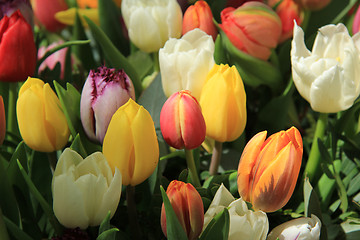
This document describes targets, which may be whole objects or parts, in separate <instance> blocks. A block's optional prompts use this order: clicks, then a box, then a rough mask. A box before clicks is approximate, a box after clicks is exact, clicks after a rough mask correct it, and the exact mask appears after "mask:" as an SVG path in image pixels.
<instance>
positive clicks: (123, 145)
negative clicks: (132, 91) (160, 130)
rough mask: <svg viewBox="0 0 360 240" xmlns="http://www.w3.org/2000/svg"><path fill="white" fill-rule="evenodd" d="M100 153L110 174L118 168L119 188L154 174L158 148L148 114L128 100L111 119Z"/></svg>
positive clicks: (151, 121)
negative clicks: (120, 180) (121, 181)
mask: <svg viewBox="0 0 360 240" xmlns="http://www.w3.org/2000/svg"><path fill="white" fill-rule="evenodd" d="M103 153H104V155H105V157H106V159H107V160H108V162H109V165H110V167H111V169H112V170H113V172H114V171H115V168H118V169H119V170H120V172H121V174H122V179H123V185H125V186H127V185H131V186H135V185H138V184H140V183H142V182H143V181H145V180H146V179H147V178H148V177H150V175H151V174H152V173H153V172H154V170H155V168H156V166H157V164H158V161H159V145H158V140H157V136H156V132H155V126H154V122H153V120H152V118H151V116H150V113H149V112H148V111H147V110H146V109H145V108H143V107H142V106H140V105H138V104H137V103H136V102H135V101H134V100H132V99H131V98H130V99H129V100H128V102H127V103H125V104H124V105H122V106H121V107H120V108H119V109H118V110H117V111H116V112H115V114H114V115H113V117H112V118H111V121H110V124H109V127H108V130H107V132H106V135H105V138H104V143H103Z"/></svg>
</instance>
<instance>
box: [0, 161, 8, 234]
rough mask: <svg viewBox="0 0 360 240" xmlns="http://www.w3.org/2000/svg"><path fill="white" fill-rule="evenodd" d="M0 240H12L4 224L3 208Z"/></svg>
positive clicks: (0, 221)
mask: <svg viewBox="0 0 360 240" xmlns="http://www.w3.org/2000/svg"><path fill="white" fill-rule="evenodd" d="M0 164H1V163H0ZM2 196H4V195H2ZM0 239H1V240H10V238H9V235H8V232H7V230H6V226H5V223H4V219H3V214H2V211H1V207H0Z"/></svg>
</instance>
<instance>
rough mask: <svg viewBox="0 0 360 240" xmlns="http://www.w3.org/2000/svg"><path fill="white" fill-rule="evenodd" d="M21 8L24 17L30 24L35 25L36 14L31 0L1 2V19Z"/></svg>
mask: <svg viewBox="0 0 360 240" xmlns="http://www.w3.org/2000/svg"><path fill="white" fill-rule="evenodd" d="M17 10H20V12H21V14H22V15H23V17H24V18H25V19H26V21H27V22H28V23H29V24H30V26H31V27H33V26H34V16H33V15H34V14H33V10H32V8H31V4H30V2H29V0H12V1H1V2H0V19H2V18H3V17H4V16H5V15H6V16H8V17H10V16H11V15H12V14H13V13H14V12H16V11H17Z"/></svg>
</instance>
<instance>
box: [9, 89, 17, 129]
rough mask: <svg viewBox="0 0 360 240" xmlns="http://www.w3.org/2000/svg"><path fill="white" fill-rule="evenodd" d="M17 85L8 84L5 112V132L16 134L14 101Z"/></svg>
mask: <svg viewBox="0 0 360 240" xmlns="http://www.w3.org/2000/svg"><path fill="white" fill-rule="evenodd" d="M17 91H18V83H13V82H11V83H9V98H8V111H7V114H8V116H7V123H6V125H7V131H8V132H11V133H13V134H15V135H16V134H17V133H18V131H16V130H17V128H16V124H17V120H16V100H17Z"/></svg>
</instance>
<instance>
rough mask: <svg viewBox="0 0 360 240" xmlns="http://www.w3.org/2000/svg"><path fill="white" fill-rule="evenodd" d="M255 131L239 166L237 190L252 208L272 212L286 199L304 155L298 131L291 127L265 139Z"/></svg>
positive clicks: (264, 134) (282, 204)
mask: <svg viewBox="0 0 360 240" xmlns="http://www.w3.org/2000/svg"><path fill="white" fill-rule="evenodd" d="M265 138H266V131H263V132H260V133H258V134H256V135H255V136H254V137H253V138H252V139H251V140H250V141H249V142H248V143H247V145H246V146H245V149H244V151H243V153H242V155H241V158H240V162H239V167H238V179H237V183H238V191H239V194H240V196H241V197H242V198H243V199H244V200H245V201H248V202H251V203H252V205H253V207H254V209H257V210H262V211H264V212H274V211H276V210H278V209H280V208H282V207H283V206H285V204H286V203H287V202H288V201H289V199H290V197H291V195H292V193H293V191H294V188H295V184H296V180H297V178H298V175H299V171H300V166H301V159H302V154H303V145H302V139H301V135H300V133H299V131H298V130H297V129H296V128H295V127H291V128H290V129H288V130H287V131H280V132H278V133H275V134H273V135H271V136H270V137H269V138H268V139H266V141H265Z"/></svg>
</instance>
